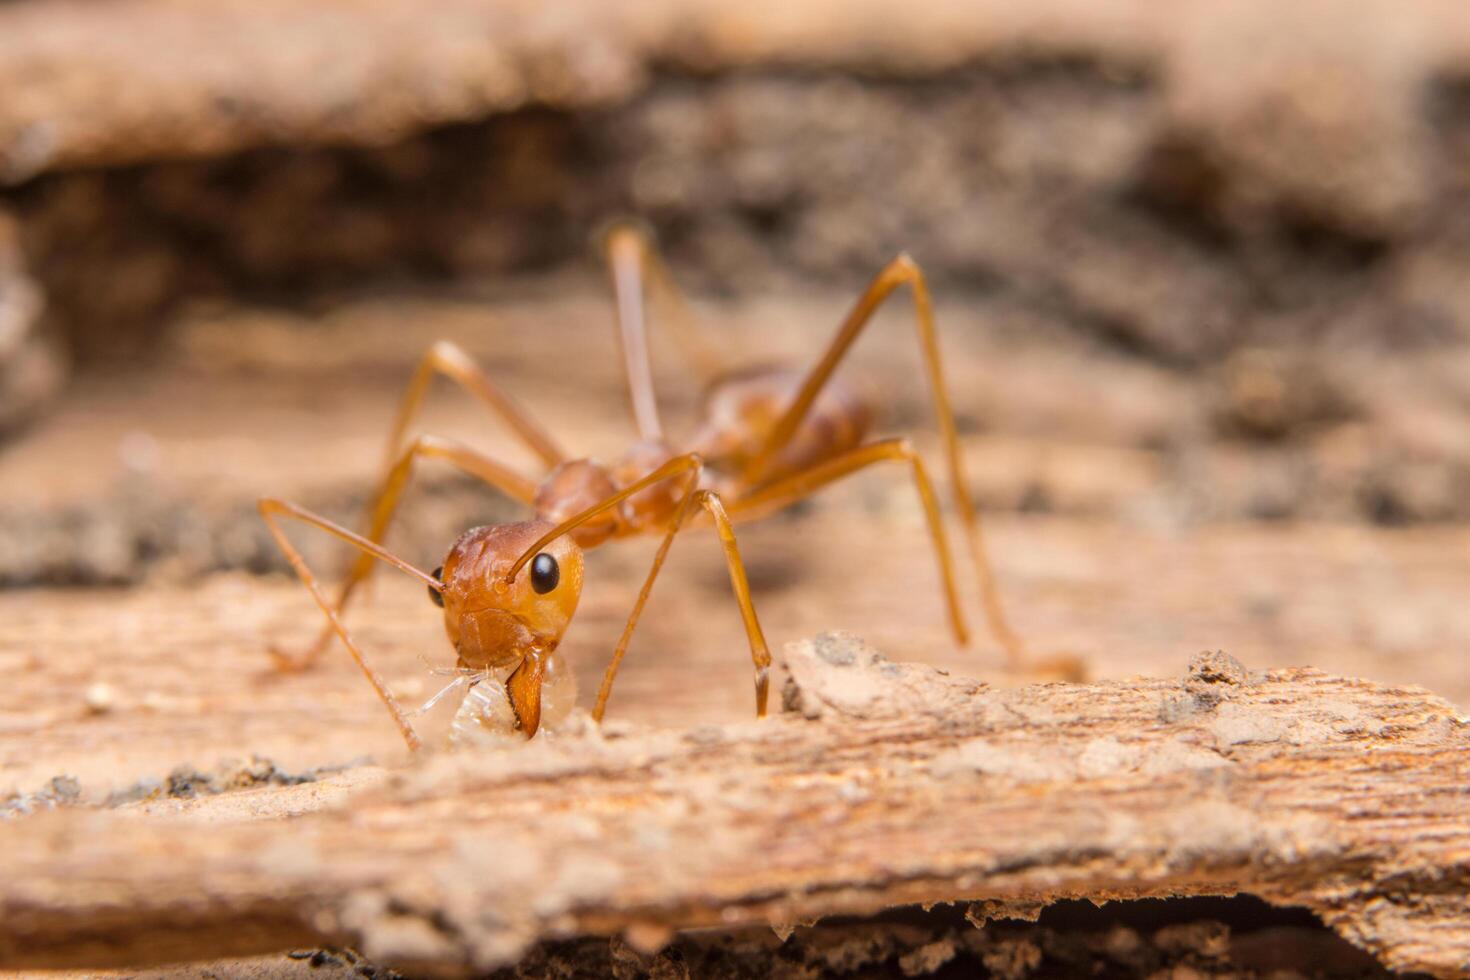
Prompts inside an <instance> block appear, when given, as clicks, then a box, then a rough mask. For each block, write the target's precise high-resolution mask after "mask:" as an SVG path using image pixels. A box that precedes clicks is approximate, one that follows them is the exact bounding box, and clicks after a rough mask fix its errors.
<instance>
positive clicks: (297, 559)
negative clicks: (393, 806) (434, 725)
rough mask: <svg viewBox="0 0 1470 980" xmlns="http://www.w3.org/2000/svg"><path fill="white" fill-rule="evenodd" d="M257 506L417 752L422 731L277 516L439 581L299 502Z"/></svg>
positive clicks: (435, 585) (433, 584)
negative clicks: (370, 661) (365, 652)
mask: <svg viewBox="0 0 1470 980" xmlns="http://www.w3.org/2000/svg"><path fill="white" fill-rule="evenodd" d="M257 506H258V508H259V510H260V516H261V517H262V518H263V519H264V520H265V523H266V526H267V527H268V528H269V529H270V533H271V537H272V538H274V539H275V541H276V544H277V545H278V546H279V547H280V549H281V551H282V553H284V554H285V556H286V560H287V561H288V562H290V563H291V567H292V568H293V569H295V570H296V576H297V577H298V578H299V579H301V582H302V584H303V585H305V586H306V589H307V591H308V592H310V593H311V597H312V599H314V600H316V604H317V606H318V607H320V609H321V611H322V615H324V616H326V617H327V623H328V625H329V626H330V627H331V630H332V632H333V633H336V634H337V637H338V638H339V639H340V640H341V641H342V644H343V646H345V647H347V652H348V653H350V654H351V655H352V659H353V660H354V661H356V663H357V666H358V669H359V670H361V671H362V673H363V676H364V677H366V678H367V679H368V683H369V684H371V685H372V686H373V690H374V691H376V692H377V693H378V698H379V699H380V700H382V702H383V706H384V707H386V708H387V709H388V713H389V714H390V715H392V716H393V721H394V723H395V724H396V725H397V726H398V732H399V734H401V735H402V736H403V740H404V742H406V743H408V747H409V749H410V750H411V751H414V752H417V751H418V750H419V749H420V748H421V747H422V745H423V743H422V742H421V741H420V740H419V737H418V733H417V732H415V731H414V730H413V726H412V725H411V724H409V721H408V717H407V716H406V715H405V714H404V713H403V709H402V708H400V707H398V701H397V700H396V699H395V698H394V697H393V692H392V691H390V690H388V686H387V685H386V684H385V683H384V682H383V678H382V677H380V676H379V675H378V672H377V671H376V670H374V669H373V668H372V666H371V665H370V664H368V662H367V658H366V657H364V656H363V654H362V650H361V649H359V648H358V646H357V644H356V643H354V642H353V640H352V637H351V636H350V635H349V634H348V632H347V627H345V626H343V625H342V617H341V615H340V614H339V611H338V610H337V609H336V608H335V607H334V606H333V605H332V603H330V602H329V601H327V597H326V596H324V595H322V590H321V588H320V587H319V586H318V585H317V582H316V577H315V576H313V575H312V573H311V569H309V568H307V567H306V560H305V559H303V558H302V557H301V553H300V552H299V551H297V550H296V547H295V546H294V545H292V544H291V541H290V539H288V538H287V537H286V534H285V532H284V531H282V530H281V526H280V525H279V524H277V523H276V518H277V517H290V518H293V519H294V520H298V521H301V522H303V523H305V524H308V525H310V526H312V527H316V528H320V529H321V530H323V531H326V532H327V533H328V534H331V535H333V536H335V537H338V538H340V539H342V540H343V541H346V542H347V543H348V544H350V545H352V546H353V547H355V548H360V549H362V551H363V553H364V554H366V555H369V556H371V557H373V558H376V559H378V560H379V561H384V562H387V563H388V564H390V565H392V566H393V567H395V568H398V569H400V570H402V571H404V572H407V573H408V574H409V575H412V576H414V577H415V578H417V579H419V580H420V581H422V582H423V583H424V584H425V585H427V586H428V587H429V588H431V589H436V590H437V589H439V588H440V585H439V582H438V580H436V579H435V578H434V577H433V576H432V575H429V574H428V573H426V572H423V571H420V570H419V569H417V568H415V567H414V566H412V565H410V564H409V563H408V562H406V561H404V560H403V559H401V558H398V557H397V556H395V555H393V554H390V553H389V552H388V551H386V550H385V549H383V548H381V547H379V546H378V545H376V544H374V543H373V542H371V541H368V540H366V539H364V538H361V537H359V536H358V535H356V534H353V533H352V532H351V531H349V530H347V529H346V528H345V527H342V526H340V525H338V524H333V523H332V522H331V521H329V520H327V519H326V518H324V517H319V516H317V515H316V514H313V513H311V512H310V511H308V510H304V509H303V508H301V507H297V506H296V505H295V504H292V503H288V502H287V501H284V500H276V499H274V498H271V497H266V498H263V499H262V500H260V501H259V503H258V504H257Z"/></svg>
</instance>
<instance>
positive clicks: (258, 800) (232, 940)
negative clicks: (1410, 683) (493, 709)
mask: <svg viewBox="0 0 1470 980" xmlns="http://www.w3.org/2000/svg"><path fill="white" fill-rule="evenodd" d="M784 671H785V674H784V690H783V700H784V706H785V708H786V713H785V714H784V715H783V716H782V717H780V718H778V719H774V720H770V721H766V722H759V723H754V722H752V723H745V724H739V725H732V726H727V727H708V728H701V729H695V730H691V731H687V732H659V733H648V734H635V735H627V736H624V737H608V738H605V739H604V738H601V737H598V736H596V735H586V736H576V737H567V738H564V739H562V740H560V741H551V742H544V743H538V744H535V745H532V746H528V747H526V748H525V749H517V750H511V751H505V752H495V753H488V754H474V755H470V754H462V755H458V756H442V757H438V758H434V759H430V760H428V761H426V762H425V763H424V764H423V765H421V766H419V767H415V768H412V769H408V770H403V771H397V772H383V771H381V770H358V771H355V772H351V773H347V774H344V775H343V776H341V777H337V779H338V782H339V783H340V784H342V785H353V786H357V787H362V788H361V789H359V790H358V791H357V792H354V793H351V794H347V793H346V792H345V789H343V788H341V786H335V787H334V784H333V783H332V781H325V782H322V783H315V784H310V785H306V786H298V787H287V788H281V789H272V790H261V791H256V792H252V793H236V794H226V795H222V796H218V797H214V798H212V799H209V800H205V801H199V802H196V803H192V804H177V803H154V804H145V805H142V806H141V807H140V808H134V809H130V810H123V811H120V812H60V813H55V814H49V815H43V816H38V817H33V818H28V819H26V820H22V821H19V822H16V823H14V824H12V825H10V826H8V827H6V828H5V830H4V840H5V853H6V855H7V857H6V864H7V874H6V876H5V878H4V880H3V881H0V965H4V966H7V967H18V966H63V965H72V966H88V965H94V966H95V965H103V964H113V965H120V964H130V963H131V964H136V963H142V962H147V961H158V960H163V959H170V958H184V957H195V958H202V957H217V956H221V955H230V954H244V953H249V952H264V951H269V950H279V949H284V948H287V947H290V946H292V945H298V944H303V943H310V942H332V941H335V942H343V941H350V942H352V943H354V944H356V945H358V946H359V947H360V948H362V949H363V951H364V952H365V953H366V954H367V955H369V956H371V957H374V958H378V959H382V960H387V961H390V962H395V963H404V964H409V965H412V966H414V967H415V968H417V969H421V970H430V969H432V970H444V971H461V970H465V969H468V968H479V969H483V968H486V967H490V966H493V965H496V964H501V963H506V962H509V961H512V960H513V959H514V958H516V957H517V956H518V955H519V954H520V953H521V952H522V951H523V950H524V949H525V948H526V947H527V945H528V944H529V943H531V942H533V941H535V940H537V939H541V938H546V937H555V936H569V935H577V934H584V933H617V932H627V933H628V934H629V935H630V936H631V937H635V938H636V939H637V940H638V941H639V942H640V943H642V944H644V945H649V944H656V943H657V942H658V941H659V937H661V936H665V935H668V934H669V930H673V929H679V928H686V927H694V926H711V925H722V926H737V925H742V924H752V923H764V922H771V923H777V924H780V923H789V922H795V921H801V920H807V919H811V918H814V917H818V916H823V915H829V914H834V913H864V912H870V911H873V910H876V909H880V908H884V907H887V906H892V905H897V904H904V903H917V902H924V903H928V902H946V901H975V902H980V903H982V904H981V905H980V906H978V908H977V909H976V911H977V912H978V914H980V915H986V914H1003V913H1004V912H1005V911H1006V910H1007V909H1014V908H1015V907H1016V903H1021V904H1023V905H1026V904H1030V903H1046V902H1050V901H1053V900H1056V899H1059V898H1064V897H1083V898H1091V899H1095V900H1103V899H1119V898H1132V897H1141V896H1167V895H1204V894H1233V893H1237V892H1249V893H1253V894H1256V895H1259V896H1261V897H1263V898H1265V899H1267V900H1268V901H1271V902H1274V903H1281V904H1294V905H1305V906H1306V907H1308V908H1310V909H1312V910H1314V911H1315V912H1316V913H1317V914H1318V915H1320V916H1321V917H1322V918H1323V920H1324V921H1325V922H1327V923H1328V924H1329V925H1330V926H1332V927H1333V928H1334V929H1336V930H1337V931H1338V932H1339V933H1341V934H1342V935H1344V936H1345V937H1347V938H1348V939H1349V940H1351V941H1352V942H1354V943H1356V944H1358V945H1360V946H1362V947H1364V948H1365V949H1368V950H1370V951H1371V952H1373V953H1374V954H1375V955H1377V956H1378V957H1379V958H1380V959H1381V960H1382V961H1383V962H1384V963H1385V964H1386V965H1388V966H1390V967H1392V968H1395V969H1404V970H1423V971H1427V972H1430V973H1433V974H1435V975H1438V976H1464V975H1470V959H1467V954H1466V952H1465V950H1466V949H1467V948H1470V911H1467V899H1466V887H1467V881H1470V819H1467V806H1466V804H1467V796H1470V791H1467V786H1466V779H1465V777H1466V775H1467V769H1470V751H1467V750H1470V736H1467V732H1466V730H1465V724H1464V721H1463V720H1462V719H1460V718H1458V717H1457V716H1456V713H1455V711H1454V710H1453V709H1452V708H1451V707H1450V706H1449V705H1448V704H1446V703H1445V702H1443V701H1441V700H1439V699H1437V698H1435V697H1432V696H1430V695H1429V694H1427V693H1425V692H1423V691H1421V690H1418V689H1413V688H1389V687H1384V686H1380V685H1376V684H1372V683H1369V682H1365V681H1357V680H1347V679H1340V678H1333V677H1329V676H1326V675H1324V674H1321V673H1319V672H1316V671H1310V670H1290V671H1277V672H1271V673H1267V674H1263V675H1259V676H1252V675H1250V674H1249V673H1248V672H1247V671H1246V670H1244V668H1242V667H1241V666H1240V665H1239V664H1237V663H1235V662H1234V661H1233V660H1231V659H1230V658H1228V657H1226V656H1224V655H1219V654H1215V655H1203V656H1201V657H1200V658H1197V659H1196V661H1195V662H1194V663H1193V664H1192V666H1191V668H1190V671H1189V673H1188V675H1187V676H1186V678H1185V679H1184V680H1183V682H1182V683H1177V682H1164V681H1143V680H1137V681H1129V682H1116V683H1105V684H1094V685H1078V686H1069V685H1041V686H1034V687H1028V688H1023V689H1018V690H1010V691H1002V690H995V689H992V688H989V687H987V686H986V685H984V684H982V683H980V682H978V681H972V680H967V679H964V678H959V677H953V676H950V675H946V674H943V673H942V672H939V671H936V670H933V669H931V668H926V667H920V666H914V665H905V664H892V663H888V662H887V661H885V660H883V659H882V658H879V657H877V656H876V655H874V654H873V653H872V651H870V650H869V649H867V648H866V647H864V646H863V645H862V644H860V643H857V642H854V641H851V640H847V639H844V638H841V637H833V636H824V637H819V638H818V639H816V640H814V641H811V642H808V643H804V644H799V645H795V646H793V647H792V648H790V649H789V650H788V651H787V655H786V666H785V668H784ZM287 816H293V817H297V818H296V819H283V818H284V817H287Z"/></svg>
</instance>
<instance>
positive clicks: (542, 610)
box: [429, 521, 582, 669]
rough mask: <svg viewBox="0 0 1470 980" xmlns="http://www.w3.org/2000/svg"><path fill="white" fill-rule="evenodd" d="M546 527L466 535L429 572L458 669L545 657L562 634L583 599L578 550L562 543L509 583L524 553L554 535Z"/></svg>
mask: <svg viewBox="0 0 1470 980" xmlns="http://www.w3.org/2000/svg"><path fill="white" fill-rule="evenodd" d="M552 527H553V525H551V524H548V523H546V522H545V521H522V522H519V523H516V524H493V525H490V526H488V527H477V528H474V529H472V530H469V531H466V532H465V533H464V534H462V535H461V536H460V538H459V540H458V541H456V542H454V546H453V547H451V548H450V549H449V554H448V556H446V557H445V559H444V565H443V566H442V567H441V568H440V569H438V570H437V571H436V572H435V577H436V578H438V579H439V581H440V582H442V583H443V590H442V591H440V592H436V591H435V590H434V589H432V588H431V589H430V590H429V595H430V598H432V599H433V600H434V602H435V603H436V604H439V605H442V606H443V607H444V628H445V629H446V630H447V631H448V633H449V641H450V642H451V643H453V644H454V647H455V650H456V651H458V653H459V660H460V663H461V664H462V665H463V666H466V667H472V668H485V669H492V668H496V667H504V666H509V665H511V664H515V663H519V662H520V661H522V660H524V659H525V658H526V657H527V656H530V655H532V654H535V655H537V656H538V657H539V656H544V655H545V654H548V653H550V652H551V651H552V650H554V649H555V648H556V645H557V644H558V643H559V642H560V641H561V637H562V634H563V633H564V632H566V628H567V624H568V623H570V622H571V621H572V614H573V613H575V612H576V611H577V600H578V598H580V597H581V595H582V549H581V548H579V547H578V546H577V544H576V542H575V541H573V540H572V539H571V538H570V537H569V536H567V535H563V536H562V537H559V538H557V539H556V540H555V541H552V542H551V543H550V544H548V545H547V546H546V547H545V548H544V549H542V550H541V551H540V552H538V553H537V554H536V555H535V556H533V557H532V558H531V559H530V560H528V561H527V562H526V563H525V564H524V565H522V566H521V568H520V569H519V570H518V571H517V572H516V574H515V578H514V579H508V578H507V575H508V574H509V572H510V570H511V567H512V566H513V565H514V564H515V562H516V559H518V558H519V557H520V556H521V555H522V553H524V552H525V550H526V549H527V548H529V547H530V546H531V545H533V544H535V543H536V540H537V539H538V538H540V537H541V536H542V535H544V534H546V533H547V532H548V531H550V530H551V529H552Z"/></svg>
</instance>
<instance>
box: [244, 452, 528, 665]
mask: <svg viewBox="0 0 1470 980" xmlns="http://www.w3.org/2000/svg"><path fill="white" fill-rule="evenodd" d="M420 457H428V458H431V459H442V460H445V461H447V462H449V463H452V464H453V465H454V466H456V467H457V468H458V469H460V470H461V471H462V472H465V473H468V474H469V475H470V476H473V477H475V478H476V479H479V480H482V481H484V482H485V483H487V484H489V485H490V486H492V487H494V488H495V489H497V490H499V491H501V492H502V493H504V494H505V495H506V496H508V497H510V498H511V499H513V500H517V501H519V502H521V503H524V504H529V503H531V502H532V500H533V499H534V498H535V496H536V486H535V484H533V483H532V482H531V481H530V480H527V479H526V478H525V477H523V476H521V475H520V474H519V473H517V472H515V471H514V470H512V469H510V468H509V467H507V466H504V465H502V464H501V463H498V462H496V461H495V460H493V459H491V458H490V457H488V456H485V455H483V454H481V453H478V452H476V451H475V450H473V449H470V448H468V447H467V446H463V445H460V444H459V443H456V442H452V441H450V440H448V439H440V438H437V437H435V436H419V437H418V438H417V439H415V440H414V441H413V442H412V443H411V444H410V445H409V447H408V448H407V449H406V450H404V452H403V454H402V455H401V456H399V457H398V459H397V460H395V461H394V463H393V465H392V466H391V467H389V468H388V473H387V475H386V476H385V477H384V478H383V483H382V485H381V486H380V487H379V488H378V492H377V494H376V495H375V497H374V502H373V505H372V507H371V509H370V510H369V517H368V521H367V527H366V529H365V532H366V533H365V534H364V535H363V539H364V540H366V541H368V542H369V543H372V544H378V543H381V542H382V540H383V537H384V535H385V534H387V531H388V524H389V523H390V522H391V521H392V519H393V515H394V514H395V513H396V512H397V510H398V501H399V499H400V498H401V497H402V496H403V490H404V488H405V487H406V486H407V485H408V480H409V477H410V476H412V475H413V466H414V462H415V460H417V459H418V458H420ZM373 557H374V555H373V554H371V553H369V552H364V553H362V554H359V555H358V556H357V558H356V559H355V560H354V561H353V563H352V564H351V566H349V567H348V570H347V574H346V575H345V576H344V577H343V579H342V584H341V585H340V586H338V588H337V598H336V602H335V603H334V605H335V607H336V610H337V615H339V616H340V615H341V614H342V613H344V612H346V610H347V605H348V603H349V602H350V601H351V600H352V595H353V593H354V592H355V591H356V590H357V587H358V586H359V585H361V584H362V583H363V582H365V581H367V579H368V577H369V576H370V575H372V573H373V569H374V568H375V567H376V566H375V565H374V564H373ZM332 633H333V626H332V624H331V623H328V624H327V625H326V626H325V627H324V628H323V629H322V631H321V633H319V634H318V635H317V638H316V640H315V641H313V643H312V644H311V645H310V646H309V647H307V648H306V650H305V651H304V652H302V653H300V654H295V655H292V654H288V653H286V652H284V651H282V650H279V649H275V648H272V649H271V650H270V654H271V656H272V657H273V658H274V659H275V661H276V666H277V667H279V668H280V669H281V670H287V671H294V670H304V669H306V668H308V667H310V666H311V665H312V664H314V663H316V661H317V660H319V659H320V658H321V655H322V653H323V652H324V651H325V650H326V648H327V644H328V643H330V642H331V640H332Z"/></svg>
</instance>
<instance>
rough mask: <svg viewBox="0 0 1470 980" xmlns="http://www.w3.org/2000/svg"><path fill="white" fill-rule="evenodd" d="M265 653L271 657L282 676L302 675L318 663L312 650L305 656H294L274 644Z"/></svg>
mask: <svg viewBox="0 0 1470 980" xmlns="http://www.w3.org/2000/svg"><path fill="white" fill-rule="evenodd" d="M265 652H266V653H268V654H269V655H270V658H271V662H272V664H273V665H274V666H275V668H276V671H277V672H279V673H282V674H300V673H303V672H305V671H307V670H309V669H310V668H311V666H312V664H314V663H316V657H315V656H314V651H311V650H308V651H307V652H306V653H304V654H292V653H287V652H286V651H285V650H283V649H282V648H281V647H279V646H277V645H276V644H274V643H272V644H271V645H270V646H268V647H266V651H265Z"/></svg>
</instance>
